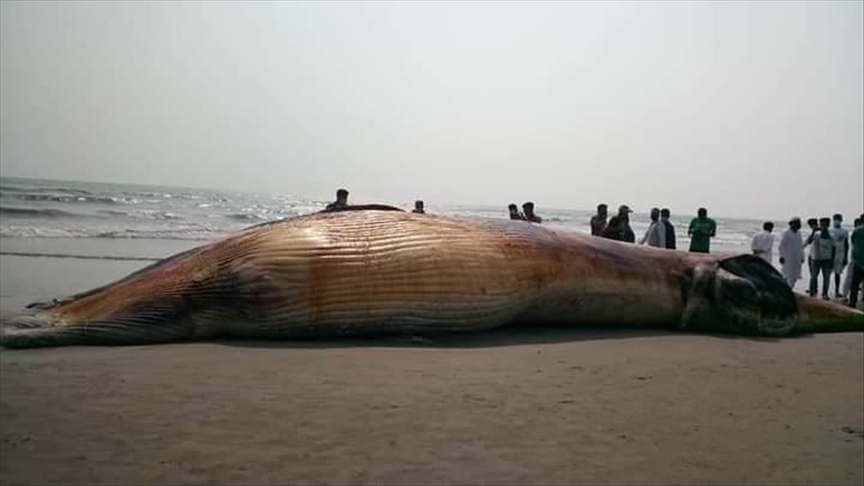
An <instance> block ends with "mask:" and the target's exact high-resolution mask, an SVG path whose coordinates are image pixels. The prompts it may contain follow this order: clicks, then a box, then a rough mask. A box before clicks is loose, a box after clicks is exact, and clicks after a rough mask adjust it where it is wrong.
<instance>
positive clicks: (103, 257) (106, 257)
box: [0, 251, 161, 262]
mask: <svg viewBox="0 0 864 486" xmlns="http://www.w3.org/2000/svg"><path fill="white" fill-rule="evenodd" d="M0 255H11V256H26V257H47V258H79V259H84V260H121V261H136V262H137V261H140V262H158V261H159V260H161V258H153V257H139V256H116V255H77V254H71V253H37V252H29V251H0Z"/></svg>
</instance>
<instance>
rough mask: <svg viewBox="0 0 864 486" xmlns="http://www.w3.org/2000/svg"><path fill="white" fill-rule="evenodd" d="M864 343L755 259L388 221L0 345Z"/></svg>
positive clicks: (367, 221)
mask: <svg viewBox="0 0 864 486" xmlns="http://www.w3.org/2000/svg"><path fill="white" fill-rule="evenodd" d="M514 323H522V324H526V325H531V324H557V325H562V326H580V325H602V326H622V327H623V326H627V327H634V326H635V327H651V328H667V329H680V330H687V331H697V332H703V331H704V332H721V333H735V334H751V335H767V336H783V335H788V334H792V333H796V332H814V331H816V332H818V331H862V330H864V313H862V312H860V311H857V310H853V309H849V308H847V307H843V306H841V305H838V304H833V303H829V302H823V301H819V300H816V299H811V298H809V297H805V296H803V295H800V294H795V293H793V292H792V290H790V289H789V288H788V286H787V285H786V284H785V283H784V281H783V279H782V277H781V276H780V274H779V273H778V272H777V271H776V270H775V269H774V268H773V267H772V266H771V265H770V264H768V263H766V262H764V261H763V260H762V259H760V258H758V257H755V256H752V255H746V254H745V255H726V256H715V255H701V254H691V253H686V252H682V251H671V250H664V249H655V248H650V247H643V246H636V245H633V244H628V243H620V242H617V241H611V240H607V239H601V238H597V237H592V236H587V235H582V234H576V233H570V232H562V231H554V230H550V229H547V228H544V227H541V226H539V225H535V224H531V223H526V222H520V221H509V220H480V219H466V218H455V217H443V216H433V215H426V214H412V213H407V212H403V211H401V210H395V208H390V207H386V206H371V207H356V208H352V210H347V211H339V212H331V213H323V212H322V213H315V214H310V215H305V216H299V217H295V218H291V219H286V220H280V221H276V222H271V223H265V224H261V225H257V226H253V227H250V228H247V229H245V230H242V231H239V232H237V233H235V234H232V235H230V236H228V237H226V238H224V239H221V240H219V241H215V242H212V243H209V244H206V245H203V246H200V247H198V248H194V249H192V250H189V251H186V252H183V253H180V254H178V255H175V256H172V257H169V258H166V259H164V260H162V261H160V262H157V263H155V264H153V265H151V266H149V267H146V268H144V269H142V270H139V271H137V272H135V273H132V274H131V275H129V276H127V277H125V278H123V279H121V280H119V281H116V282H113V283H111V284H108V285H105V286H103V287H99V288H96V289H93V290H90V291H87V292H83V293H80V294H77V295H73V296H71V297H68V298H65V299H59V300H54V301H52V302H49V303H40V304H33V305H31V306H29V308H28V309H25V310H23V311H22V312H21V313H19V314H16V315H13V316H11V317H7V318H5V319H4V320H3V322H2V328H0V344H2V345H4V346H6V347H35V346H58V345H89V344H150V343H167V342H178V341H187V340H196V339H211V338H221V337H225V338H230V337H242V338H256V339H292V338H306V337H338V336H350V335H374V334H406V333H407V334H413V335H425V334H431V333H441V332H464V331H475V330H482V329H490V328H496V327H500V326H505V325H508V324H514Z"/></svg>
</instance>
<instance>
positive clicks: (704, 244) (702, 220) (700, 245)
mask: <svg viewBox="0 0 864 486" xmlns="http://www.w3.org/2000/svg"><path fill="white" fill-rule="evenodd" d="M696 214H697V217H695V218H693V220H692V221H690V229H689V230H687V234H688V235H689V236H690V251H692V252H694V253H708V252H709V251H708V250H709V248H710V246H711V238H713V237H714V235H716V234H717V223H715V222H714V220H713V219H711V218H709V217H708V210H707V209H705V208H699V211H697V213H696Z"/></svg>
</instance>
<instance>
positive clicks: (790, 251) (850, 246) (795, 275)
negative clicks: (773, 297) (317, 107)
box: [752, 214, 864, 307]
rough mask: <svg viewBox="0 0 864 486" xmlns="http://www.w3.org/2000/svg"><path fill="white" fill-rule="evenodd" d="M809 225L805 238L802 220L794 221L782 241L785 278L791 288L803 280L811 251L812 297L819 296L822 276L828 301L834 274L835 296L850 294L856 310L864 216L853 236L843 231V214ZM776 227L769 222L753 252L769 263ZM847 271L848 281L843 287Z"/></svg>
mask: <svg viewBox="0 0 864 486" xmlns="http://www.w3.org/2000/svg"><path fill="white" fill-rule="evenodd" d="M832 220H833V223H832ZM807 226H808V227H809V228H810V234H809V235H807V237H806V238H805V237H804V236H803V235H802V234H801V218H798V217H795V218H792V219H791V220H789V229H787V230H786V231H785V232H784V233H783V237H782V238H781V239H780V245H779V246H778V251H779V252H780V265H781V269H782V273H783V277H784V278H785V279H786V282H787V283H788V284H789V286H794V285H795V282H796V281H798V280H799V279H800V278H801V268H802V266H803V265H804V262H805V250H807V255H806V262H807V267H808V268H809V270H810V285H809V288H808V294H809V295H810V296H811V297H815V296H816V295H817V294H818V293H819V292H818V290H819V276H820V275H821V276H822V292H821V294H822V298H823V299H825V300H828V299H829V298H830V297H829V290H830V286H831V274H834V296H835V297H836V298H843V297H844V296H845V295H846V294H847V293H848V295H849V298H848V300H847V302H848V304H849V305H850V306H851V307H855V306H856V305H857V303H858V293H859V292H860V287H861V284H862V281H864V214H862V215H861V216H860V217H859V218H857V219H856V220H855V222H854V229H853V230H852V235H851V237H850V235H849V232H848V231H847V230H846V229H845V228H843V216H842V215H840V214H835V215H834V216H833V217H832V218H819V219H816V218H810V219H808V220H807ZM773 227H774V225H773V224H769V223H765V225H764V229H763V232H762V233H761V234H760V235H756V237H754V239H753V245H752V246H753V252H754V253H755V254H758V255H760V256H762V257H763V258H766V259H769V260H768V261H770V258H771V253H770V248H769V245H771V244H773V237H771V238H769V237H768V235H770V233H771V230H772V229H773ZM757 237H758V238H759V241H758V242H757ZM757 247H758V253H757ZM766 255H767V256H766ZM844 270H845V272H846V278H845V281H844V282H842V285H841V275H843V272H844Z"/></svg>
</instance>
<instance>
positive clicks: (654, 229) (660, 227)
mask: <svg viewBox="0 0 864 486" xmlns="http://www.w3.org/2000/svg"><path fill="white" fill-rule="evenodd" d="M646 242H647V243H648V246H654V247H657V248H666V225H665V224H663V223H661V222H660V210H659V209H657V208H651V224H650V225H649V226H648V230H647V231H645V236H643V237H642V239H641V240H640V241H639V244H640V245H644V244H645V243H646Z"/></svg>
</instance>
